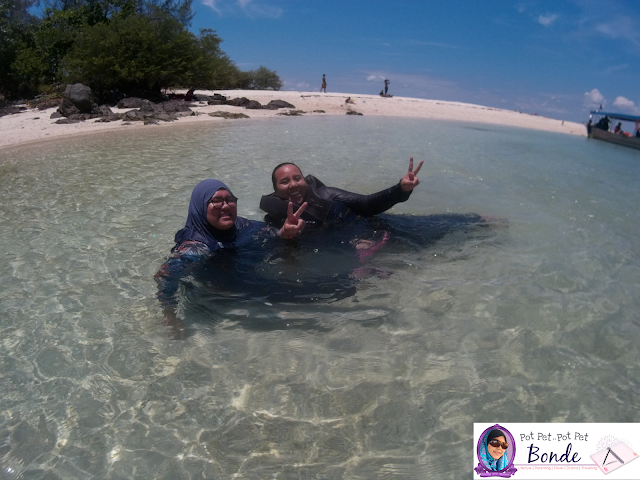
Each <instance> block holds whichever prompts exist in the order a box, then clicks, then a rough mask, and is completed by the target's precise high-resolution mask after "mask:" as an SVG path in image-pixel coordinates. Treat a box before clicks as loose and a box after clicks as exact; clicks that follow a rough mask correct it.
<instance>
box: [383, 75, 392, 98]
mask: <svg viewBox="0 0 640 480" xmlns="http://www.w3.org/2000/svg"><path fill="white" fill-rule="evenodd" d="M390 83H391V82H390V81H389V79H388V78H386V79H385V80H384V95H385V97H386V96H387V92H388V91H389V84H390Z"/></svg>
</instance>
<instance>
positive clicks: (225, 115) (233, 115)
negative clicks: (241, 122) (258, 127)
mask: <svg viewBox="0 0 640 480" xmlns="http://www.w3.org/2000/svg"><path fill="white" fill-rule="evenodd" d="M209 116H211V117H222V118H227V119H228V118H231V119H233V118H251V117H249V115H245V114H244V113H232V112H212V113H210V114H209Z"/></svg>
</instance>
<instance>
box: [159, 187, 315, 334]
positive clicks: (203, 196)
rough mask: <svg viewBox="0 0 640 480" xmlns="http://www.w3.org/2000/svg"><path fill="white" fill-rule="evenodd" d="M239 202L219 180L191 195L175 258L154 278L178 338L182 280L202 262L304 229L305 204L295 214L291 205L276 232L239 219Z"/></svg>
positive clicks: (285, 236) (166, 315)
mask: <svg viewBox="0 0 640 480" xmlns="http://www.w3.org/2000/svg"><path fill="white" fill-rule="evenodd" d="M237 201H238V199H237V198H236V197H235V196H234V195H233V193H231V190H230V189H229V187H227V186H226V185H225V184H224V183H222V182H221V181H219V180H213V179H210V180H204V181H202V182H200V183H199V184H198V185H196V187H195V188H194V189H193V193H192V194H191V202H190V203H189V214H188V216H187V222H186V224H185V226H184V228H183V229H181V230H180V231H178V233H176V236H175V242H176V244H175V246H174V247H173V248H172V249H171V253H172V255H171V257H169V259H168V260H167V261H166V262H165V263H164V265H163V266H162V267H161V268H160V270H159V271H158V273H156V275H155V279H156V281H157V282H158V298H159V300H160V303H161V304H162V306H163V310H164V316H165V322H166V323H167V324H168V325H171V326H173V327H174V328H175V329H176V332H177V333H178V334H179V335H181V332H182V326H181V322H180V320H179V319H178V317H177V316H176V305H177V303H178V300H177V297H176V293H177V291H178V287H179V285H180V279H181V278H182V277H184V276H186V275H188V274H189V273H191V270H192V269H193V267H194V266H195V265H197V264H198V262H199V261H200V260H201V259H203V258H207V257H210V256H213V255H214V254H216V253H217V252H221V251H225V250H227V251H228V250H232V251H236V250H237V249H238V248H240V247H243V246H246V245H248V244H250V243H252V242H254V241H256V240H259V239H260V238H264V237H276V236H281V237H284V238H293V237H295V236H296V235H297V234H298V233H300V232H301V231H302V229H303V227H304V221H303V220H301V219H300V215H301V214H302V212H304V209H305V208H306V204H304V205H302V206H301V207H300V208H299V209H298V211H297V212H295V213H293V205H292V204H290V206H289V215H288V218H287V220H286V222H285V224H284V226H283V227H282V228H281V229H280V230H277V229H275V228H272V227H269V226H267V225H266V224H265V223H263V222H258V221H255V220H248V219H246V218H242V217H238V206H237ZM229 281H230V282H231V281H234V279H229Z"/></svg>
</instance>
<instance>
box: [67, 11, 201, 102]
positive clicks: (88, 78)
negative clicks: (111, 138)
mask: <svg viewBox="0 0 640 480" xmlns="http://www.w3.org/2000/svg"><path fill="white" fill-rule="evenodd" d="M197 53H198V45H197V41H196V38H195V36H194V35H193V34H191V33H190V32H189V31H187V30H186V28H184V25H183V24H182V23H180V22H179V21H178V20H176V19H174V18H172V17H171V16H169V15H168V14H166V13H164V12H160V11H157V12H156V14H155V15H154V18H150V17H147V16H140V15H131V16H128V17H126V18H122V17H112V18H111V20H110V21H109V22H108V23H100V24H96V25H93V26H86V27H84V29H83V31H82V32H81V34H80V36H79V37H78V39H77V41H76V43H75V44H74V46H73V48H72V49H71V50H70V52H69V53H68V54H67V56H66V57H65V59H64V63H63V71H64V79H65V81H67V82H69V83H74V82H82V83H85V84H87V85H89V86H91V87H92V88H93V89H95V90H97V92H105V91H108V90H111V89H113V88H119V89H120V90H123V91H125V92H132V93H136V94H148V93H150V92H151V91H152V90H154V86H155V85H160V86H168V85H182V84H185V83H188V82H189V80H190V77H191V76H192V70H191V65H192V64H194V63H195V61H196V60H197Z"/></svg>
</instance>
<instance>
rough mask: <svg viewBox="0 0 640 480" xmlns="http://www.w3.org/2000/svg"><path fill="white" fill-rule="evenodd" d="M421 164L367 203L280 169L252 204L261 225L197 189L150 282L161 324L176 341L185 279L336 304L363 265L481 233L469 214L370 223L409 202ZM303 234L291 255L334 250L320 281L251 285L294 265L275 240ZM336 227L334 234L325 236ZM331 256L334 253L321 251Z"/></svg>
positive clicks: (209, 188)
mask: <svg viewBox="0 0 640 480" xmlns="http://www.w3.org/2000/svg"><path fill="white" fill-rule="evenodd" d="M423 163H424V161H421V162H420V163H419V164H418V166H417V167H416V168H415V169H414V166H413V158H411V159H410V161H409V169H408V171H407V172H406V173H405V175H404V176H403V177H402V178H401V179H400V181H399V182H398V183H397V184H395V185H394V186H392V187H389V188H387V189H385V190H382V191H380V192H377V193H374V194H371V195H360V194H357V193H353V192H348V191H346V190H342V189H339V188H334V187H328V186H326V185H325V184H323V183H322V182H321V181H320V180H318V179H317V178H316V177H314V176H311V175H308V176H307V177H304V176H303V175H302V172H301V171H300V169H299V168H298V167H297V166H296V165H295V164H293V163H283V164H280V165H278V166H277V167H276V168H275V169H274V171H273V173H272V183H273V188H274V192H273V193H271V194H269V195H265V196H263V197H262V200H261V202H260V207H261V208H262V210H264V211H265V212H266V213H267V216H266V219H267V220H268V222H269V224H265V223H263V222H259V221H255V220H248V219H246V218H242V217H238V215H237V198H236V197H235V196H234V195H233V193H232V192H231V190H230V189H229V188H228V187H227V186H226V185H225V184H224V183H222V182H220V181H219V180H213V179H210V180H205V181H203V182H201V183H199V184H198V185H197V186H196V187H195V188H194V190H193V193H192V195H191V202H190V204H189V213H188V217H187V221H186V224H185V227H184V228H183V229H181V230H180V231H179V232H178V233H177V234H176V235H175V246H174V247H173V249H172V250H171V253H172V255H171V256H170V257H169V259H168V260H167V261H166V262H165V263H164V265H163V266H162V267H161V268H160V270H159V271H158V273H157V274H156V276H155V278H156V281H157V282H158V298H159V300H160V303H161V305H162V306H163V310H164V316H165V320H166V323H167V324H169V325H172V326H173V327H174V329H175V330H176V332H178V334H179V335H180V332H182V326H181V322H180V320H179V318H178V316H177V315H176V306H177V304H178V296H177V292H178V289H179V286H180V282H181V279H182V278H185V277H198V278H200V279H201V280H202V283H204V284H211V288H212V289H213V290H214V291H217V290H215V289H216V288H218V287H219V286H222V287H223V289H224V288H228V287H232V286H233V287H234V288H235V292H234V294H236V293H238V292H240V294H245V293H247V292H249V293H250V294H251V295H253V296H254V297H261V298H262V299H267V298H269V299H271V298H276V297H278V296H279V297H278V298H283V295H284V298H285V300H290V299H294V298H297V299H310V298H314V296H315V298H318V297H323V298H332V299H335V298H341V297H344V296H347V295H350V294H353V292H354V288H355V287H354V286H353V282H352V279H353V278H361V277H362V276H363V275H364V276H366V275H368V274H370V273H371V272H366V271H365V270H366V269H364V267H362V265H361V264H362V263H365V262H366V261H368V260H369V259H370V258H371V257H372V256H373V255H374V254H375V252H377V251H378V250H380V249H381V248H382V247H383V246H385V245H387V244H394V245H401V246H406V245H411V246H420V247H424V246H427V245H429V244H431V243H433V242H434V241H435V240H438V239H439V238H441V237H443V236H444V235H445V234H447V233H449V232H451V231H453V230H459V229H461V228H464V227H465V226H475V225H478V224H483V222H484V220H483V219H482V218H481V217H479V216H478V215H475V214H471V215H432V216H427V217H413V216H411V217H410V216H396V215H387V216H380V217H377V215H379V214H381V213H383V212H385V211H387V210H388V209H390V208H391V207H393V206H394V205H396V204H397V203H399V202H404V201H406V200H408V199H409V197H410V195H411V193H412V192H413V190H414V189H415V187H417V186H418V185H419V184H420V180H419V179H418V172H419V171H420V169H421V168H422V165H423ZM305 224H311V225H313V226H315V227H322V228H316V229H315V232H316V233H314V234H312V235H310V236H307V238H305V240H304V242H299V250H301V251H303V250H304V248H305V247H304V245H310V247H309V248H311V249H313V251H314V252H318V247H320V248H321V249H323V248H325V245H327V244H332V243H333V244H335V245H336V247H335V249H334V250H332V252H333V255H334V256H333V257H329V258H331V259H332V260H335V262H334V263H335V265H333V264H332V265H324V264H323V265H320V266H319V269H320V270H322V271H323V274H324V277H326V278H320V277H321V276H322V275H318V274H317V273H316V272H313V273H311V274H310V275H309V276H308V281H307V283H306V284H305V283H304V282H301V281H300V279H299V278H296V281H295V282H287V280H286V278H285V279H283V278H282V277H277V279H276V280H273V281H269V280H268V279H267V278H266V277H260V276H259V275H257V276H256V272H257V271H260V272H262V273H264V271H266V270H268V269H269V265H270V264H277V263H278V262H280V264H285V265H287V264H290V263H291V262H292V258H291V257H290V256H288V255H289V253H290V252H289V253H287V251H286V249H285V252H284V253H283V251H282V247H281V245H282V240H279V238H285V239H290V238H293V237H296V236H297V235H299V234H300V233H301V232H302V230H303V228H304V227H305ZM338 224H340V227H339V228H333V227H334V226H336V225H338ZM324 227H326V228H329V229H330V230H331V231H330V233H329V231H328V230H326V228H324ZM331 248H334V247H333V246H328V247H327V249H331ZM274 252H276V253H274ZM212 258H215V260H212ZM298 258H299V257H298ZM303 258H304V257H303ZM306 258H307V259H308V258H309V257H306ZM352 262H354V263H352ZM293 263H294V264H295V265H296V266H295V269H296V272H295V273H296V275H298V272H299V270H300V268H299V267H300V264H299V263H297V264H296V263H295V259H293ZM314 268H315V267H314ZM278 269H279V270H282V269H281V268H280V267H278ZM315 269H316V270H318V268H315ZM214 277H215V278H214ZM216 282H217V283H216ZM279 282H280V283H279Z"/></svg>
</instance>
